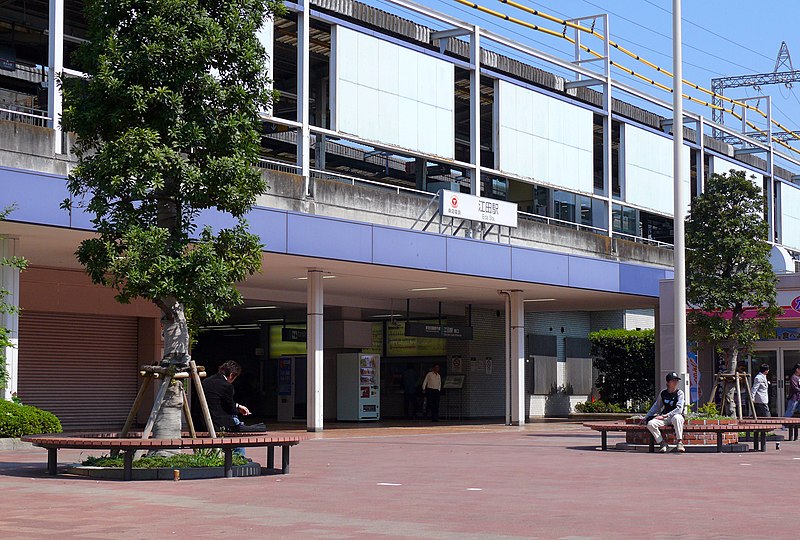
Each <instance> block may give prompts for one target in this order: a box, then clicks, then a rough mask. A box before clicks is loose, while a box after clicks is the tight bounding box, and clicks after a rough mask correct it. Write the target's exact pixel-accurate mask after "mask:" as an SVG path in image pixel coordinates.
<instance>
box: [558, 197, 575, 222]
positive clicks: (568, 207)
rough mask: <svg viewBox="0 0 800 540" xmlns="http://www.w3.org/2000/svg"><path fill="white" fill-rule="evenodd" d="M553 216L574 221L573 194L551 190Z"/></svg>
mask: <svg viewBox="0 0 800 540" xmlns="http://www.w3.org/2000/svg"><path fill="white" fill-rule="evenodd" d="M553 207H554V212H553V217H555V218H556V219H560V220H563V221H569V222H571V223H575V194H574V193H569V192H568V191H559V190H554V191H553Z"/></svg>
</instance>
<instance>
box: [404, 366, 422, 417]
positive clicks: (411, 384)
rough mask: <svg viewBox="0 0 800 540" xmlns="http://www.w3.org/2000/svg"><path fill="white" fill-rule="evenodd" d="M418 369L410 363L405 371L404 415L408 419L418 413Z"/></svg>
mask: <svg viewBox="0 0 800 540" xmlns="http://www.w3.org/2000/svg"><path fill="white" fill-rule="evenodd" d="M418 378H419V377H418V375H417V370H416V369H414V364H408V365H407V366H406V370H405V371H404V372H403V416H404V417H405V418H406V420H408V419H411V418H414V417H415V416H416V415H417V407H416V401H417V379H418Z"/></svg>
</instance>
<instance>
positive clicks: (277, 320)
mask: <svg viewBox="0 0 800 540" xmlns="http://www.w3.org/2000/svg"><path fill="white" fill-rule="evenodd" d="M256 322H283V319H258V320H257V321H256Z"/></svg>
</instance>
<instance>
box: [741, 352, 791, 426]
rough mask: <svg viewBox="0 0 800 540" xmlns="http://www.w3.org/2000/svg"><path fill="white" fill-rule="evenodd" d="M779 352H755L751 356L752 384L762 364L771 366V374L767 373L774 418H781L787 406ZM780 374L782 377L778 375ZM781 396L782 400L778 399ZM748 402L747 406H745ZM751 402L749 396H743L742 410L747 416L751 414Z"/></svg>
mask: <svg viewBox="0 0 800 540" xmlns="http://www.w3.org/2000/svg"><path fill="white" fill-rule="evenodd" d="M778 352H779V351H777V350H771V351H753V352H752V353H751V354H750V366H749V367H750V383H751V384H752V383H753V382H755V378H756V375H758V371H759V369H760V368H761V365H762V364H766V365H768V366H769V373H767V381H769V390H768V391H767V394H768V395H769V413H770V414H771V415H772V416H780V415H781V414H782V412H783V408H784V406H785V403H784V399H783V396H784V390H783V370H782V369H781V370H779V366H778ZM779 373H780V376H779V375H778V374H779ZM778 396H780V399H779V398H778ZM745 400H747V405H745ZM749 402H750V400H749V399H747V396H742V408H743V409H744V411H745V414H748V415H749V414H750V412H749V404H750V403H749Z"/></svg>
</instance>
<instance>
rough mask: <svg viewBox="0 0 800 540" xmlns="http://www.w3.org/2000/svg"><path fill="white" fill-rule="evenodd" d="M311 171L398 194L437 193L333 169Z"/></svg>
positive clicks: (433, 194) (431, 195)
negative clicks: (359, 176)
mask: <svg viewBox="0 0 800 540" xmlns="http://www.w3.org/2000/svg"><path fill="white" fill-rule="evenodd" d="M311 173H312V174H316V175H317V176H319V175H324V176H333V177H335V178H338V179H342V180H349V181H350V184H351V185H353V186H354V185H356V182H359V183H362V184H368V185H373V186H376V187H380V188H383V189H390V190H392V191H395V192H396V193H397V194H398V195H399V194H400V192H401V191H402V192H406V193H413V194H414V195H423V196H425V197H434V196H435V195H436V194H435V193H431V192H430V191H421V190H419V189H414V188H407V187H404V186H396V185H392V184H386V183H384V182H377V181H375V180H367V179H366V178H357V177H355V176H350V175H346V174H340V173H335V172H332V171H325V170H321V169H311Z"/></svg>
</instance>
